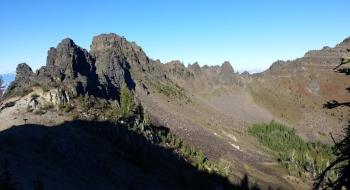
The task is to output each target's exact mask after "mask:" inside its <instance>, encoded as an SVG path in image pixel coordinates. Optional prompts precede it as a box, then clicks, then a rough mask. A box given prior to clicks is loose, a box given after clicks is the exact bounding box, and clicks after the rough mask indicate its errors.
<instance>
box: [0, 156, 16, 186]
mask: <svg viewBox="0 0 350 190" xmlns="http://www.w3.org/2000/svg"><path fill="white" fill-rule="evenodd" d="M9 167H10V163H9V162H8V160H7V158H6V159H5V162H4V163H3V164H2V169H3V175H2V176H0V189H1V190H16V189H17V188H16V186H17V184H18V182H12V174H11V173H10V171H9Z"/></svg>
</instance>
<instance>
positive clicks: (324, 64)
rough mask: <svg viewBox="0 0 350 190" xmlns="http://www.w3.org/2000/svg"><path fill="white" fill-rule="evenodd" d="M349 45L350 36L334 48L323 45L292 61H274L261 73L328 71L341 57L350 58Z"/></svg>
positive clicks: (281, 73)
mask: <svg viewBox="0 0 350 190" xmlns="http://www.w3.org/2000/svg"><path fill="white" fill-rule="evenodd" d="M349 47H350V37H349V38H346V39H345V40H344V41H343V42H342V43H340V44H338V45H336V46H335V47H334V48H330V47H328V46H325V47H323V48H322V49H321V50H311V51H308V52H307V53H305V55H304V57H302V58H298V59H296V60H293V61H276V62H274V63H273V64H272V65H271V66H270V68H269V69H267V70H266V71H264V72H263V73H262V74H264V75H268V76H272V77H279V76H291V75H293V74H294V73H296V72H303V71H305V70H316V71H326V70H328V71H329V70H331V69H332V68H334V67H336V66H337V65H338V64H339V61H340V59H341V58H350V51H347V49H348V48H349Z"/></svg>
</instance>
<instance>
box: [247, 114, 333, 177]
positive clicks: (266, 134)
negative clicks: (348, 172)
mask: <svg viewBox="0 0 350 190" xmlns="http://www.w3.org/2000/svg"><path fill="white" fill-rule="evenodd" d="M248 133H249V134H250V135H251V136H254V137H255V138H256V139H257V140H258V141H259V143H260V144H261V145H264V146H266V147H268V148H269V149H270V150H271V152H272V154H273V155H274V156H275V157H276V159H277V160H278V162H279V163H280V164H281V165H282V166H284V167H286V169H287V172H288V173H289V174H290V172H291V171H297V173H298V174H299V175H300V176H301V175H302V173H303V172H310V173H311V174H312V175H313V176H314V177H315V176H316V175H317V174H319V173H321V172H322V171H323V170H324V169H325V168H326V167H327V165H329V163H330V162H331V161H333V160H334V156H333V154H332V153H333V150H332V148H331V146H330V145H327V144H326V145H323V144H322V143H321V142H320V141H317V142H305V141H304V140H303V139H302V138H300V137H299V136H298V135H297V134H296V133H295V129H294V128H293V129H290V128H288V127H287V126H285V125H282V124H278V123H276V122H275V121H274V120H272V121H271V122H270V124H269V125H265V124H254V125H253V126H252V127H250V128H249V129H248ZM329 175H330V176H331V178H332V179H335V177H336V175H337V174H336V171H332V172H331V173H330V174H329Z"/></svg>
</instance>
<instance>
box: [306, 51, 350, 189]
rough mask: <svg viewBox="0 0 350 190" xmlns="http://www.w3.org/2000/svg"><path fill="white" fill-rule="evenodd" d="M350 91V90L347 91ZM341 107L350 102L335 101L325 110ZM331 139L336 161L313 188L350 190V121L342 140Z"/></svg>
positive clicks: (342, 71)
mask: <svg viewBox="0 0 350 190" xmlns="http://www.w3.org/2000/svg"><path fill="white" fill-rule="evenodd" d="M349 62H350V60H349V59H344V58H343V59H341V63H340V64H339V65H338V66H337V67H336V68H334V69H333V70H336V69H338V68H339V67H340V66H342V65H345V64H347V63H349ZM337 72H339V73H345V74H346V75H349V74H350V69H349V68H340V69H338V70H337ZM347 90H349V88H348V89H347ZM339 106H347V107H350V102H343V103H339V102H337V101H335V100H333V101H332V102H327V103H326V104H324V107H325V108H328V109H333V108H336V107H339ZM331 137H332V139H333V142H334V146H333V154H334V155H335V156H336V159H335V160H334V161H333V162H331V163H329V165H328V167H327V168H326V169H325V170H324V171H323V172H322V173H321V174H319V175H318V177H317V178H316V182H315V183H314V186H313V188H314V189H319V188H324V189H328V188H331V189H342V188H344V187H345V188H346V189H350V121H349V124H348V125H347V126H346V127H345V128H344V135H343V136H342V137H341V138H340V139H341V140H339V141H335V139H334V138H333V136H332V134H331ZM332 170H335V171H336V172H338V175H337V178H336V179H335V180H332V179H331V178H330V177H329V173H330V172H331V171H332Z"/></svg>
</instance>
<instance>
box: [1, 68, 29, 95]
mask: <svg viewBox="0 0 350 190" xmlns="http://www.w3.org/2000/svg"><path fill="white" fill-rule="evenodd" d="M33 74H34V73H33V71H32V69H31V68H30V67H29V66H28V65H27V64H26V63H20V64H18V65H17V68H16V78H15V80H14V81H13V82H12V83H11V84H10V85H9V87H8V88H7V90H8V91H11V90H14V89H16V88H17V87H18V88H26V87H28V84H30V80H31V78H32V75H33Z"/></svg>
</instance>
